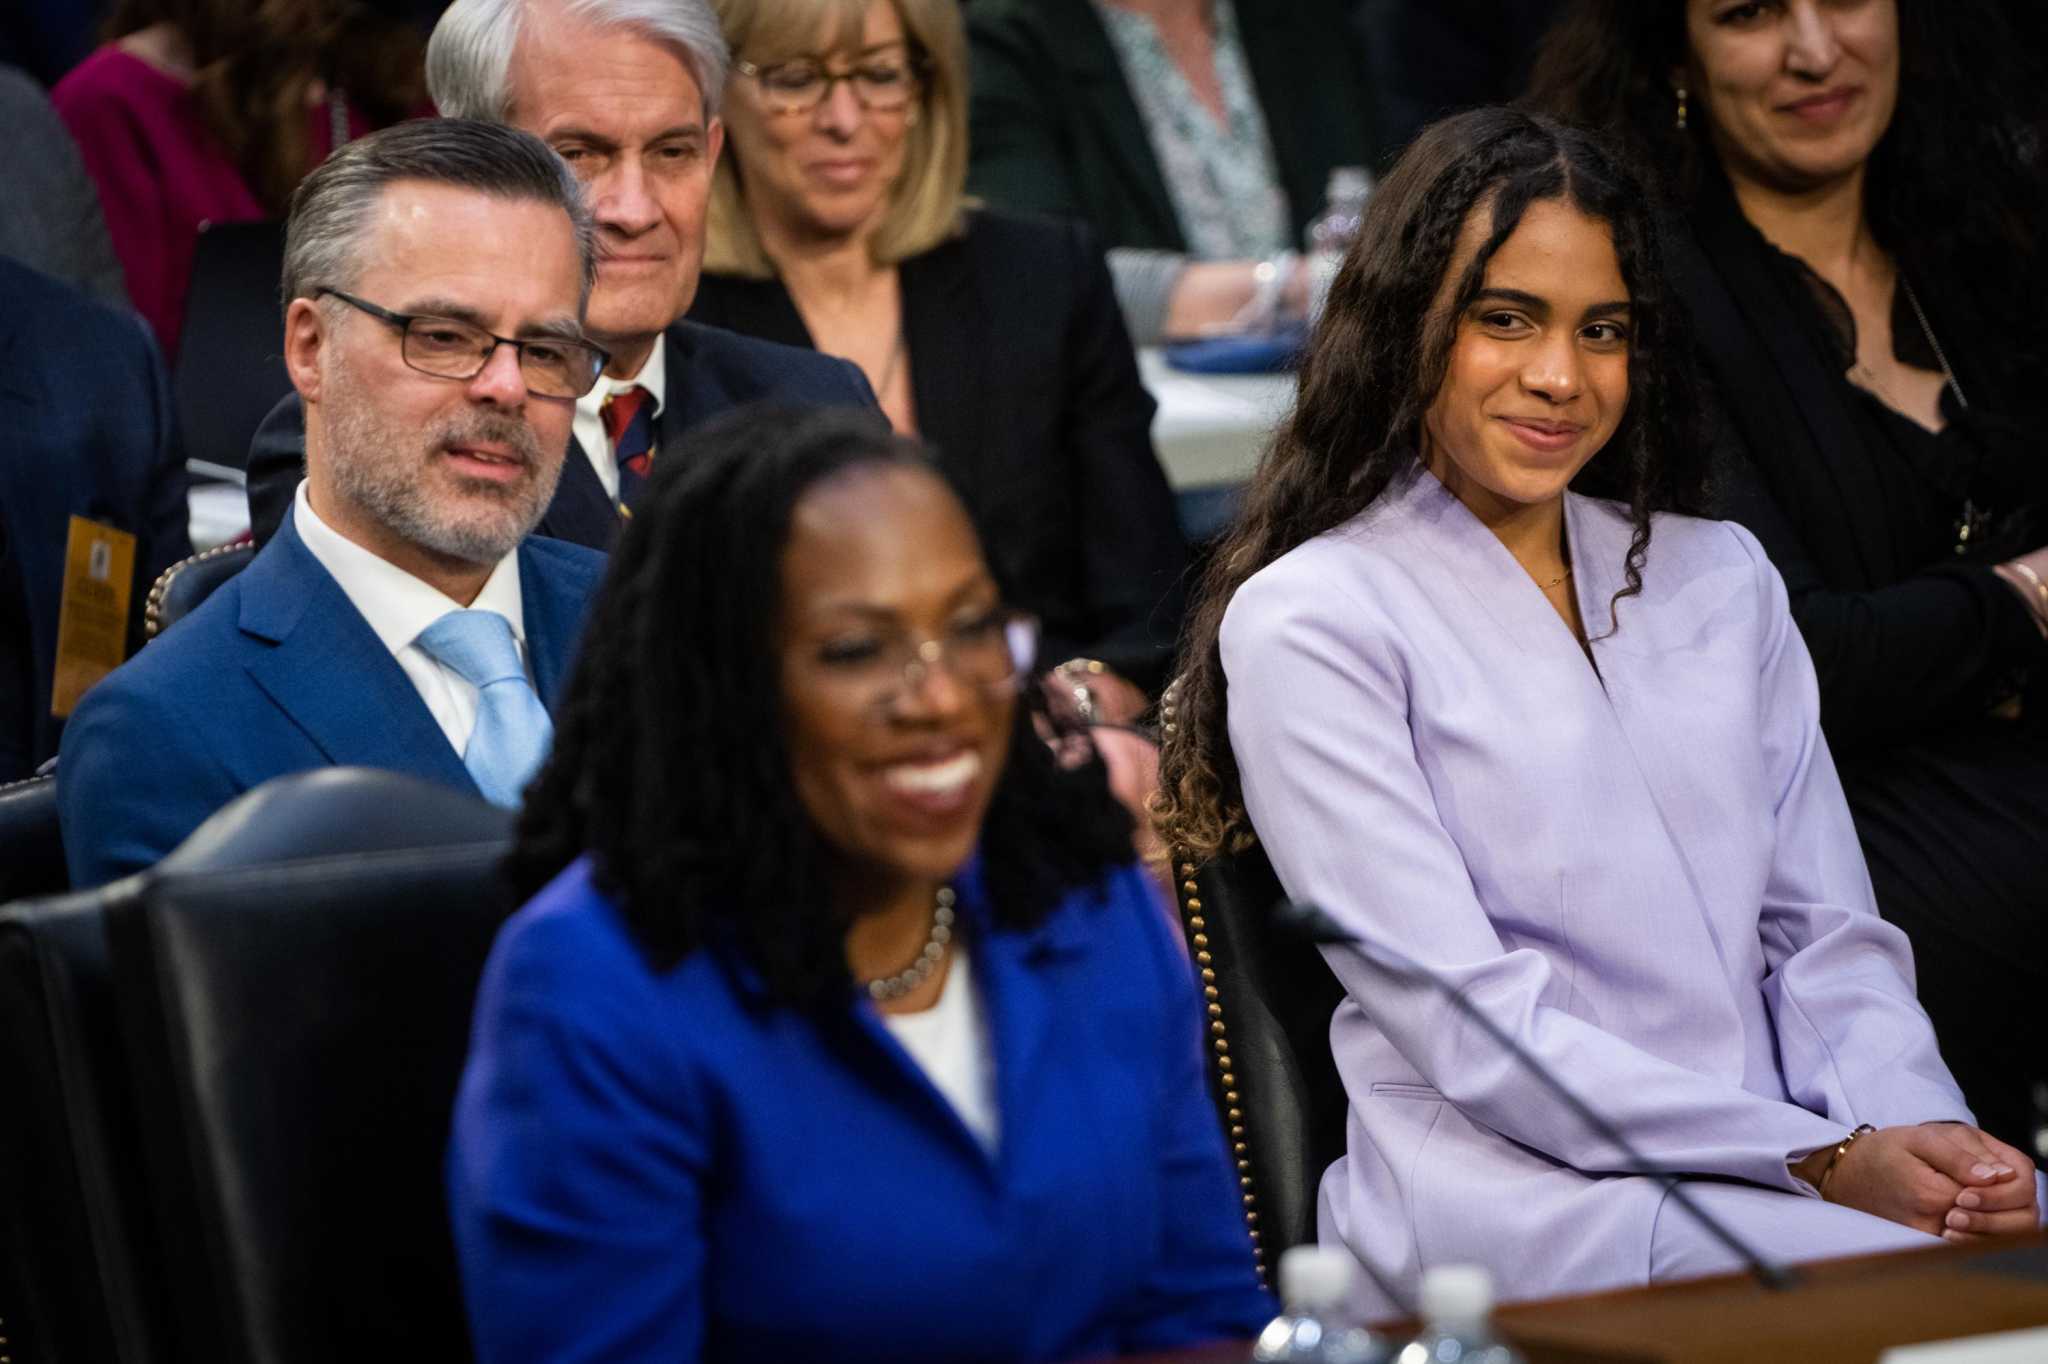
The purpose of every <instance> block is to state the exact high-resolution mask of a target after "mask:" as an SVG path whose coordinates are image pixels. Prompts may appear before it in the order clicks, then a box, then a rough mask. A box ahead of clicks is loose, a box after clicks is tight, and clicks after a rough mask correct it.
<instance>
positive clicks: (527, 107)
mask: <svg viewBox="0 0 2048 1364" xmlns="http://www.w3.org/2000/svg"><path fill="white" fill-rule="evenodd" d="M728 64H729V59H728V55H727V52H726V47H725V40H724V38H723V37H722V36H721V35H720V32H719V27H718V19H717V17H716V16H715V15H714V14H713V13H712V12H711V7H710V6H709V5H708V4H707V3H706V2H705V0H577V3H575V4H573V5H572V4H570V3H568V0H455V3H453V4H451V5H450V6H449V7H448V9H447V10H446V12H445V13H443V14H442V16H441V19H440V21H439V23H438V24H436V26H435V28H434V34H433V38H432V40H431V42H430V43H429V45H428V49H427V85H428V88H429V91H430V92H431V94H432V95H433V99H434V103H435V106H436V107H437V108H439V109H440V111H441V112H442V113H444V114H451V115H455V116H457V117H462V118H475V119H485V120H489V121H491V122H498V123H508V124H511V125H513V126H515V127H518V128H522V129H524V130H526V131H527V132H530V133H533V134H534V135H535V136H537V137H540V138H541V139H542V140H544V141H545V142H547V144H548V145H549V146H550V147H552V148H554V150H555V151H556V153H557V154H558V155H560V156H561V157H562V158H563V159H564V160H565V161H566V162H568V164H569V166H570V168H571V169H572V170H573V171H575V173H576V176H577V178H578V180H579V181H581V182H582V184H583V186H584V193H585V196H586V199H587V201H588V203H589V205H590V210H591V213H592V215H593V216H594V217H595V219H596V222H597V242H598V273H597V282H596V286H595V288H594V289H593V291H592V294H591V299H590V318H589V325H590V331H591V335H592V336H593V337H594V338H595V339H596V340H597V341H598V342H599V343H600V344H602V345H603V346H604V347H605V348H606V349H607V350H608V351H610V353H611V356H610V360H609V362H608V364H607V365H606V367H605V372H604V376H603V377H602V378H601V379H600V380H599V381H598V383H597V384H596V386H595V387H594V388H593V389H592V390H591V391H590V393H589V394H588V395H587V396H586V397H585V398H584V400H583V401H582V402H580V403H579V404H578V405H577V408H576V414H575V422H574V443H573V444H572V445H571V447H570V452H569V462H568V464H567V466H566V467H565V468H564V470H563V473H562V480H561V484H560V486H559V488H558V490H557V492H556V495H555V500H554V503H553V505H552V506H550V507H549V508H548V510H547V513H546V516H545V518H544V519H543V521H542V522H541V526H540V530H541V533H542V534H544V535H550V536H554V537H557V538H559V539H564V540H570V541H573V542H575V543H577V544H582V545H589V546H591V547H592V548H595V549H609V548H610V547H611V545H612V543H613V541H614V540H615V539H616V538H617V536H618V533H619V527H620V523H621V521H622V520H623V519H624V517H625V516H627V515H630V514H631V511H632V505H633V501H634V499H635V497H636V496H637V492H638V488H639V487H640V485H641V483H642V481H643V480H644V479H645V477H646V474H647V471H648V469H649V468H650V467H651V465H652V462H653V461H654V460H655V459H657V458H660V457H661V456H662V455H663V454H664V452H666V453H669V454H674V453H676V452H677V451H678V450H679V448H680V447H681V445H682V443H683V436H684V433H685V432H686V431H688V430H689V429H690V428H691V427H694V426H696V425H698V424H699V423H701V422H703V421H704V420H706V419H707V418H710V417H712V416H715V415H717V414H718V413H720V412H724V411H727V410H729V409H730V408H733V407H737V406H739V405H740V404H742V403H747V402H752V401H756V400H773V401H775V402H778V403H783V404H796V405H817V406H824V405H831V404H850V405H855V406H872V405H873V403H874V397H873V395H872V394H871V393H870V392H869V390H868V385H867V381H866V380H865V379H863V378H862V377H861V374H860V371H859V370H858V369H856V368H855V367H854V366H852V365H850V364H848V363H847V362H846V361H844V360H839V359H833V358H830V357H828V356H823V355H819V354H817V353H816V352H814V351H810V350H805V349H799V348H797V347H794V346H780V345H775V344H773V343H771V342H766V341H758V340H754V339H752V338H750V337H743V336H738V335H735V334H734V333H732V332H729V331H724V330H721V329H718V328H715V327H706V326H702V325H699V324H697V323H693V322H686V321H682V320H680V319H681V318H682V315H683V313H684V312H685V311H687V310H688V308H689V306H690V303H691V300H692V299H694V298H695V297H696V293H697V274H698V269H699V266H700V265H701V264H702V262H703V257H704V223H705V215H706V212H707V209H708V201H709V197H710V192H711V171H712V167H713V166H714V165H715V164H716V163H717V160H718V155H719V151H720V148H721V145H722V144H723V141H724V127H723V125H722V123H721V122H720V120H719V117H718V111H719V102H720V99H721V96H722V95H723V93H724V89H725V80H726V74H727V68H728ZM302 448H303V437H302V436H301V434H300V413H299V408H298V400H297V399H296V397H287V398H286V399H285V400H284V402H282V403H281V404H279V406H278V407H277V408H276V409H275V410H274V411H273V412H272V413H271V414H270V416H269V417H268V418H267V419H266V420H265V422H264V424H263V428H262V430H260V431H259V432H258V433H257V435H256V439H255V442H254V444H253V445H252V446H251V449H250V454H249V511H250V520H251V524H252V526H253V527H254V529H255V532H256V537H257V540H258V541H259V542H262V541H264V540H266V539H267V538H268V537H269V535H270V532H271V528H272V527H273V526H274V525H275V524H276V522H277V520H278V519H279V518H280V516H281V515H282V513H283V510H284V508H285V506H286V505H287V503H288V501H289V498H290V491H291V488H292V487H293V486H294V485H295V484H296V483H297V481H298V471H299V461H300V456H301V451H302Z"/></svg>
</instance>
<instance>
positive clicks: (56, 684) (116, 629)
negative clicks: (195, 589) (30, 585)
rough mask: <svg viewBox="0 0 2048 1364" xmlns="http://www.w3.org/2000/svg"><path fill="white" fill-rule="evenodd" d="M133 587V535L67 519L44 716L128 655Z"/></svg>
mask: <svg viewBox="0 0 2048 1364" xmlns="http://www.w3.org/2000/svg"><path fill="white" fill-rule="evenodd" d="M134 589H135V537H134V536H132V535H130V534H129V533H128V532H127V531H125V530H116V529H114V528H113V527H112V526H103V525H101V524H100V523H99V522H97V521H88V520H86V519H85V518H84V517H83V516H74V517H72V518H71V538H70V539H69V540H68V541H67V542H66V543H65V547H64V597H63V602H62V605H61V606H60V607H59V609H58V614H57V675H56V676H55V677H54V678H53V679H51V683H50V714H52V715H56V716H60V717H61V716H65V715H69V714H70V713H71V711H72V709H73V707H75V706H77V704H78V698H79V697H81V696H84V695H85V693H86V689H87V688H88V687H90V686H92V684H93V683H95V682H97V681H99V680H100V679H101V678H102V677H105V676H106V675H107V674H108V673H110V672H112V671H113V670H114V669H116V668H118V667H120V666H121V660H123V659H124V658H126V657H127V656H128V598H129V595H130V594H131V593H132V592H133V591H134Z"/></svg>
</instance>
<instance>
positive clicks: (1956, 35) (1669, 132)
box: [1522, 0, 2048, 376]
mask: <svg viewBox="0 0 2048 1364" xmlns="http://www.w3.org/2000/svg"><path fill="white" fill-rule="evenodd" d="M1896 3H1897V5H1898V15H1899V97H1898V104H1897V108H1896V111H1895V112H1894V113H1893V115H1892V121H1891V126H1890V127H1889V128H1887V129H1886V131H1885V134H1884V136H1883V137H1882V138H1881V139H1879V141H1878V144H1877V147H1876V149H1875V150H1874V151H1873V152H1872V153H1871V157H1870V163H1869V177H1868V180H1867V183H1866V187H1865V192H1864V193H1865V209H1864V211H1865V214H1866V216H1867V219H1868V222H1869V225H1870V231H1871V235H1872V236H1873V237H1874V238H1875V239H1876V241H1877V244H1878V245H1879V246H1881V247H1882V248H1884V250H1885V251H1886V252H1887V253H1889V254H1890V255H1891V256H1892V258H1893V259H1894V260H1895V261H1897V262H1898V264H1899V267H1900V268H1901V269H1902V270H1903V271H1904V272H1905V274H1906V277H1907V278H1908V279H1924V280H1939V281H1942V287H1943V288H1944V290H1958V291H1960V292H1961V293H1962V295H1963V297H1964V299H1966V300H1967V310H1968V311H1972V312H1974V313H1976V315H1978V316H1979V317H1981V318H1986V319H1987V320H1990V321H1992V322H1993V323H1994V324H1995V325H1996V326H1997V327H1998V329H1999V334H2000V335H2001V336H2003V337H2007V338H2011V339H2012V342H2013V346H2012V347H2010V348H2004V349H2001V351H2000V354H1999V355H1998V356H1997V357H1995V358H1996V359H1998V360H2001V361H2003V362H2004V363H2005V367H2006V368H2007V369H2008V371H2010V373H2011V374H2013V375H2015V376H2017V375H2021V374H2027V375H2037V374H2038V371H2039V368H2040V366H2041V364H2042V363H2043V349H2042V347H2041V346H2040V345H2038V344H2035V343H2033V342H2032V341H2031V338H2032V337H2033V336H2034V335H2035V326H2036V322H2035V320H2036V318H2037V317H2038V315H2039V311H2038V310H2039V308H2040V306H2041V304H2042V303H2043V301H2044V298H2048V263H2044V261H2043V260H2042V255H2041V233H2042V224H2043V222H2044V220H2048V148H2044V147H2043V145H2042V134H2043V128H2042V126H2041V115H2042V107H2043V99H2042V92H2041V91H2040V89H2039V88H2038V87H2037V84H2036V83H2037V81H2038V75H2037V73H2036V72H2035V70H2034V68H2035V67H2036V66H2038V64H2039V60H2040V59H2039V55H2038V54H2036V53H2033V52H2032V51H2031V50H2030V48H2029V46H2028V45H2027V43H2025V42H2023V41H2022V40H2021V39H2020V37H2019V36H2018V35H2017V34H2015V32H2014V28H2013V24H2012V21H2011V18H2010V17H2009V16H2008V15H2007V13H2006V6H2005V5H2003V4H2000V3H1993V2H1992V0H1896ZM1689 55H1690V47H1689V45H1688V43H1687V40H1686V29H1685V3H1684V0H1576V3H1574V4H1573V5H1572V7H1571V8H1570V9H1569V10H1567V11H1566V12H1565V14H1564V15H1563V16H1562V17H1561V18H1560V19H1559V20H1558V22H1557V24H1556V25H1555V26H1554V27H1553V28H1552V29H1551V30H1550V34H1549V36H1548V37H1547V38H1546V39H1545V40H1544V43H1543V47H1542V49H1541V51H1540V52H1539V53H1538V55H1537V59H1536V64H1535V67H1534V70H1533V74H1532V75H1531V77H1530V84H1529V90H1528V93H1527V94H1526V95H1525V96H1524V98H1523V100H1522V103H1523V104H1524V105H1526V106H1527V107H1529V108H1531V109H1536V110H1540V111H1542V112H1543V113H1546V114H1549V115H1552V116H1553V117H1556V118H1562V119H1566V120H1568V121H1570V122H1573V123H1578V124H1581V125H1584V126H1586V127H1589V128H1597V129H1599V130H1601V131H1602V132H1603V133H1604V134H1606V135H1607V136H1609V137H1612V138H1615V139H1617V140H1618V141H1620V142H1621V143H1623V144H1624V146H1625V147H1626V148H1627V149H1628V150H1629V152H1630V154H1631V155H1632V156H1634V157H1635V158H1637V159H1638V160H1639V161H1640V162H1641V163H1642V164H1643V165H1645V166H1649V167H1654V168H1656V172H1657V174H1658V176H1659V178H1660V179H1661V180H1662V181H1663V185H1662V188H1663V189H1664V191H1665V192H1666V193H1667V194H1669V195H1670V196H1671V197H1672V198H1673V199H1675V200H1677V201H1678V202H1680V203H1681V204H1683V203H1684V202H1686V201H1688V200H1690V199H1691V198H1692V197H1693V195H1695V194H1696V193H1697V192H1698V190H1699V188H1700V186H1701V185H1702V184H1703V183H1705V177H1706V176H1707V175H1708V174H1709V173H1711V172H1713V171H1715V170H1716V169H1717V166H1718V163H1717V161H1716V158H1715V155H1714V148H1713V142H1712V136H1711V132H1710V130H1709V119H1708V117H1707V115H1706V113H1705V111H1704V110H1703V109H1702V108H1701V101H1699V100H1698V99H1697V98H1695V99H1694V100H1693V101H1692V110H1693V112H1692V116H1691V117H1690V118H1689V119H1688V120H1687V125H1688V126H1687V127H1686V128H1685V129H1684V130H1681V129H1679V128H1678V126H1677V119H1676V117H1675V111H1676V93H1675V91H1674V90H1673V87H1672V83H1671V73H1672V72H1673V71H1674V70H1677V69H1679V68H1680V67H1682V66H1683V65H1684V64H1685V63H1686V61H1687V60H1688V58H1689Z"/></svg>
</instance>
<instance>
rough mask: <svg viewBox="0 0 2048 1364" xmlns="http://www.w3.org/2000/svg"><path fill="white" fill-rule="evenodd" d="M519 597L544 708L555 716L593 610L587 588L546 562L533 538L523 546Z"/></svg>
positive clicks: (529, 655) (529, 658)
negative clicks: (587, 615)
mask: <svg viewBox="0 0 2048 1364" xmlns="http://www.w3.org/2000/svg"><path fill="white" fill-rule="evenodd" d="M519 596H520V600H521V603H522V609H523V610H524V611H525V614H526V656H527V662H528V663H530V664H531V665H532V667H533V686H534V690H535V691H537V692H539V693H540V703H541V704H542V705H543V706H546V707H547V708H548V714H550V715H553V714H554V713H555V699H556V698H557V697H558V696H559V695H560V694H561V690H562V684H563V683H564V682H565V681H566V680H567V679H568V673H569V665H570V663H572V662H573V661H574V660H575V657H576V641H577V639H578V637H579V636H580V635H581V634H582V632H583V616H584V612H585V611H586V610H587V609H588V608H589V605H590V591H589V589H588V585H587V584H585V583H583V582H581V581H580V580H572V579H571V578H570V576H569V575H568V574H566V573H563V572H557V571H550V569H549V567H548V565H546V564H544V563H542V562H541V558H540V555H539V553H538V551H536V550H535V549H534V546H533V541H532V540H531V538H529V539H528V540H526V541H525V542H524V543H522V544H521V545H520V546H519Z"/></svg>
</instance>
